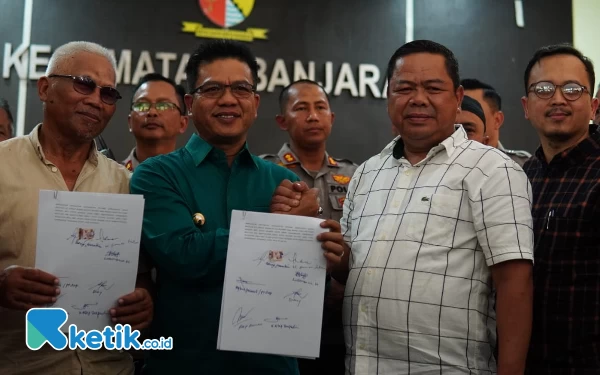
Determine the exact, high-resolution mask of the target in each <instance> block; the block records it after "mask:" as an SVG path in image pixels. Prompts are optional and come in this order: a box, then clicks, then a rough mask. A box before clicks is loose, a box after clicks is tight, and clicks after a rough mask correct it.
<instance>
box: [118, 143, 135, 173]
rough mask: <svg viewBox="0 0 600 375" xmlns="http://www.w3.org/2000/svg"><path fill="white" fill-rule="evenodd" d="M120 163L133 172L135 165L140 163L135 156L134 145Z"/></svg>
mask: <svg viewBox="0 0 600 375" xmlns="http://www.w3.org/2000/svg"><path fill="white" fill-rule="evenodd" d="M121 164H123V165H124V166H125V168H127V169H128V170H129V171H130V172H133V171H134V170H135V169H136V168H137V166H138V165H140V162H139V160H138V159H137V157H136V156H135V147H134V148H133V150H131V152H130V153H129V156H127V159H125V160H123V161H122V162H121Z"/></svg>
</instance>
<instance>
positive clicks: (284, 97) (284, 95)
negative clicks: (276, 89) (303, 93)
mask: <svg viewBox="0 0 600 375" xmlns="http://www.w3.org/2000/svg"><path fill="white" fill-rule="evenodd" d="M302 83H303V84H307V85H315V86H317V87H318V88H320V89H321V90H323V92H324V93H325V97H326V98H327V103H328V104H329V94H327V91H325V88H324V87H323V86H321V85H320V84H319V83H318V82H315V81H313V80H310V79H299V80H297V81H294V82H292V83H290V84H289V85H287V86H285V87H284V88H283V89H281V92H280V93H279V110H280V111H281V113H282V114H283V113H284V112H285V106H286V105H287V102H288V100H289V98H290V96H289V91H290V89H291V88H292V86H295V85H299V84H302Z"/></svg>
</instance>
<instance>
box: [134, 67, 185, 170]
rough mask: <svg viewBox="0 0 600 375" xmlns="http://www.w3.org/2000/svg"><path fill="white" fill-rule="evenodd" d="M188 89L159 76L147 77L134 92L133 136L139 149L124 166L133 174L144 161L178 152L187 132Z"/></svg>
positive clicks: (151, 75)
mask: <svg viewBox="0 0 600 375" xmlns="http://www.w3.org/2000/svg"><path fill="white" fill-rule="evenodd" d="M184 96H185V89H184V88H183V87H181V86H180V85H177V84H175V82H174V81H173V80H171V79H169V78H167V77H163V76H162V75H160V74H158V73H149V74H146V75H145V76H144V77H142V79H141V80H140V82H139V83H138V85H137V87H136V88H135V90H133V98H132V100H131V108H130V109H131V112H130V113H129V121H128V122H129V132H130V133H132V134H133V136H134V137H135V147H134V148H133V150H131V153H130V154H129V155H128V156H127V158H126V159H125V160H123V162H122V164H123V165H124V166H125V167H126V168H127V169H129V170H130V171H131V172H133V171H134V170H135V168H136V167H137V166H138V165H139V164H140V163H141V162H143V161H144V160H146V159H148V158H151V157H153V156H157V155H163V154H168V153H170V152H173V151H175V149H176V148H177V137H178V136H179V135H181V134H183V133H185V130H186V129H187V125H188V117H187V115H186V113H185V102H184V99H183V98H184Z"/></svg>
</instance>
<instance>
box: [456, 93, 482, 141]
mask: <svg viewBox="0 0 600 375" xmlns="http://www.w3.org/2000/svg"><path fill="white" fill-rule="evenodd" d="M460 109H461V110H463V111H466V112H471V113H472V114H474V115H475V116H477V117H479V119H480V120H481V121H482V122H483V132H484V133H485V132H486V130H487V127H486V124H485V113H484V112H483V108H482V107H481V104H480V103H479V102H478V101H477V100H475V99H474V98H471V97H470V96H468V95H465V96H464V97H463V101H462V103H461V104H460Z"/></svg>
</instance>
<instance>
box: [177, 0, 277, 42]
mask: <svg viewBox="0 0 600 375" xmlns="http://www.w3.org/2000/svg"><path fill="white" fill-rule="evenodd" d="M198 4H199V5H200V10H202V13H204V15H205V16H206V17H207V18H208V19H209V20H210V21H211V22H212V23H214V24H215V25H217V26H220V27H222V28H221V29H218V28H209V27H205V25H203V24H201V23H198V22H188V21H182V24H183V28H182V29H181V31H183V32H186V33H192V34H194V35H195V36H196V37H197V38H212V39H233V40H239V41H243V42H252V41H254V40H255V39H267V32H268V31H269V30H267V29H258V28H247V29H246V30H233V29H230V27H234V26H236V25H239V24H240V23H242V22H244V21H245V20H246V18H248V16H250V13H252V9H253V8H254V0H198Z"/></svg>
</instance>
